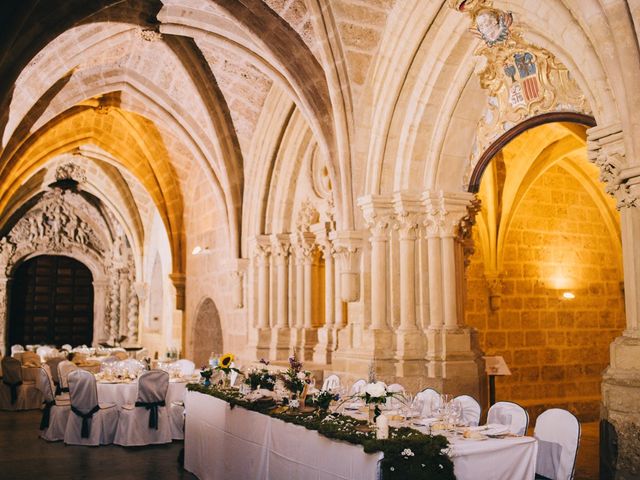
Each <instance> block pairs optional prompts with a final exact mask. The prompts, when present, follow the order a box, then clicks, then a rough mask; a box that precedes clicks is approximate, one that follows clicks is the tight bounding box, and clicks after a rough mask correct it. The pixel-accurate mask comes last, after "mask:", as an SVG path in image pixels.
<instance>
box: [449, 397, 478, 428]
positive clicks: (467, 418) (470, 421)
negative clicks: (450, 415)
mask: <svg viewBox="0 0 640 480" xmlns="http://www.w3.org/2000/svg"><path fill="white" fill-rule="evenodd" d="M453 401H454V402H458V403H459V404H460V408H461V409H462V412H461V414H460V419H461V420H462V421H463V422H464V423H466V424H467V425H469V426H470V427H477V426H478V423H480V413H481V411H482V409H481V408H480V404H479V403H478V402H477V401H476V399H475V398H473V397H470V396H469V395H460V396H458V397H456V398H454V399H453Z"/></svg>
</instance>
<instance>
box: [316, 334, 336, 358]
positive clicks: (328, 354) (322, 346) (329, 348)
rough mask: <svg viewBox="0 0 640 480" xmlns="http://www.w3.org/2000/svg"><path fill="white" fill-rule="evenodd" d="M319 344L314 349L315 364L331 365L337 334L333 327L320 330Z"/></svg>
mask: <svg viewBox="0 0 640 480" xmlns="http://www.w3.org/2000/svg"><path fill="white" fill-rule="evenodd" d="M317 332H318V343H317V345H316V346H315V348H314V349H313V363H320V364H327V365H328V364H330V363H331V358H332V356H333V348H334V345H335V340H334V336H335V334H336V332H335V330H334V328H333V326H329V327H322V328H320V329H318V331H317Z"/></svg>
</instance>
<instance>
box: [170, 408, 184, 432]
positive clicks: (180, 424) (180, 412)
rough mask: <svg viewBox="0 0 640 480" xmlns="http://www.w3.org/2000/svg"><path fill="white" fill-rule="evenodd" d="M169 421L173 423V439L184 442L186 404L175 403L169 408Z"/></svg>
mask: <svg viewBox="0 0 640 480" xmlns="http://www.w3.org/2000/svg"><path fill="white" fill-rule="evenodd" d="M169 421H170V423H171V438H172V439H173V440H184V403H183V402H173V403H172V404H171V405H170V406H169Z"/></svg>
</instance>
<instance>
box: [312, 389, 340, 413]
mask: <svg viewBox="0 0 640 480" xmlns="http://www.w3.org/2000/svg"><path fill="white" fill-rule="evenodd" d="M333 400H336V401H337V400H340V395H338V394H337V393H333V392H331V391H329V390H322V391H321V392H320V393H318V395H316V398H315V399H314V401H313V403H314V405H315V406H316V407H318V410H320V412H326V411H327V410H329V405H331V402H332V401H333Z"/></svg>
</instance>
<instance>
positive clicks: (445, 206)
mask: <svg viewBox="0 0 640 480" xmlns="http://www.w3.org/2000/svg"><path fill="white" fill-rule="evenodd" d="M422 198H423V201H424V206H425V209H426V215H427V217H426V220H425V226H426V227H427V235H428V236H438V237H456V236H458V235H459V232H460V228H461V224H463V223H467V222H468V220H465V219H468V218H469V217H470V215H471V214H470V208H471V209H474V208H477V207H476V206H474V205H476V203H474V202H475V201H476V197H475V195H474V194H472V193H466V192H464V193H448V192H443V191H437V192H432V191H427V192H425V193H424V194H423V197H422ZM473 215H475V213H473Z"/></svg>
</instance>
